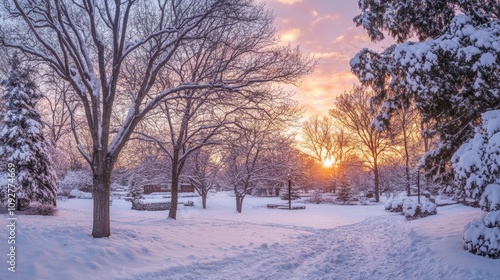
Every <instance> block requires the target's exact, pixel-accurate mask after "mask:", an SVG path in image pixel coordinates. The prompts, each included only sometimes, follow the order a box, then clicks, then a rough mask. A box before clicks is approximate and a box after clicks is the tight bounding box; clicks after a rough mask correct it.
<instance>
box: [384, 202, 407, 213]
mask: <svg viewBox="0 0 500 280" xmlns="http://www.w3.org/2000/svg"><path fill="white" fill-rule="evenodd" d="M403 202H404V199H401V198H397V199H393V200H391V201H388V202H387V203H386V204H385V210H386V211H390V212H397V213H401V212H403Z"/></svg>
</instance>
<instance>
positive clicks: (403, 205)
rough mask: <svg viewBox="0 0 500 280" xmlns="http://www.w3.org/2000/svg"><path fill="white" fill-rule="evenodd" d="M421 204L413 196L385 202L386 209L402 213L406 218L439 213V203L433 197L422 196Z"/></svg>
mask: <svg viewBox="0 0 500 280" xmlns="http://www.w3.org/2000/svg"><path fill="white" fill-rule="evenodd" d="M420 201H421V203H420V204H419V203H418V202H417V201H416V200H415V199H413V198H398V199H393V200H392V201H389V202H387V203H386V204H385V210H386V211H390V212H397V213H402V214H403V215H404V216H405V218H406V219H408V220H411V219H416V218H423V217H426V216H429V215H435V214H436V213H437V205H436V203H434V202H433V199H429V198H426V197H421V199H420Z"/></svg>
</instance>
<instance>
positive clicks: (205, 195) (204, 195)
mask: <svg viewBox="0 0 500 280" xmlns="http://www.w3.org/2000/svg"><path fill="white" fill-rule="evenodd" d="M201 204H202V205H203V209H207V193H206V192H205V193H203V194H202V195H201Z"/></svg>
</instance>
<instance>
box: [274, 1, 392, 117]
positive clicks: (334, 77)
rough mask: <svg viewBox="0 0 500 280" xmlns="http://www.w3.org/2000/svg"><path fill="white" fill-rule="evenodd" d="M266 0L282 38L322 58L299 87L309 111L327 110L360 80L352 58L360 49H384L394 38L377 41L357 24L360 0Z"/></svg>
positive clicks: (309, 113) (297, 92) (298, 91)
mask: <svg viewBox="0 0 500 280" xmlns="http://www.w3.org/2000/svg"><path fill="white" fill-rule="evenodd" d="M266 3H267V7H268V8H270V9H272V10H273V12H274V14H275V16H276V20H275V25H276V27H277V29H278V32H279V35H281V36H282V37H281V38H282V40H283V41H286V43H291V44H293V45H299V46H300V48H301V50H302V51H303V52H304V53H305V54H311V55H313V56H315V57H316V58H319V62H318V65H317V68H316V69H315V71H314V72H313V73H312V74H310V75H309V76H308V77H305V78H303V80H302V83H301V86H300V87H298V88H296V89H295V91H296V96H295V99H296V100H297V101H299V102H300V103H301V104H302V105H303V106H304V107H305V108H306V109H307V113H306V114H307V115H312V114H315V113H320V114H325V113H327V112H328V109H330V108H331V107H332V106H333V102H334V100H335V97H336V96H337V95H338V94H340V93H342V92H344V91H346V90H350V89H351V88H352V86H353V84H357V79H356V77H355V76H354V75H352V74H351V69H350V66H349V60H350V59H351V58H352V57H354V55H355V54H356V53H357V52H358V51H360V50H361V49H362V48H371V49H374V50H380V48H381V46H388V45H389V44H392V42H393V41H392V40H386V41H383V42H382V43H380V44H377V45H376V44H373V43H372V42H371V41H370V39H369V38H368V36H367V35H366V32H365V31H364V30H363V29H362V28H356V26H355V24H354V23H353V21H352V18H353V17H354V16H356V15H357V14H358V13H359V9H358V7H357V1H341V0H328V1H325V0H307V1H297V0H266ZM284 4H288V5H284Z"/></svg>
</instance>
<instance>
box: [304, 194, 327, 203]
mask: <svg viewBox="0 0 500 280" xmlns="http://www.w3.org/2000/svg"><path fill="white" fill-rule="evenodd" d="M324 201H325V200H324V199H323V195H322V194H321V193H320V192H319V191H314V193H313V194H312V196H311V197H310V198H308V199H307V200H306V202H309V203H314V204H320V203H323V202H324Z"/></svg>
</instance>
